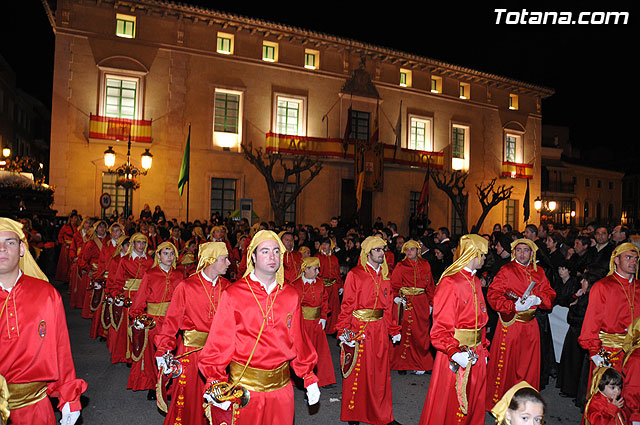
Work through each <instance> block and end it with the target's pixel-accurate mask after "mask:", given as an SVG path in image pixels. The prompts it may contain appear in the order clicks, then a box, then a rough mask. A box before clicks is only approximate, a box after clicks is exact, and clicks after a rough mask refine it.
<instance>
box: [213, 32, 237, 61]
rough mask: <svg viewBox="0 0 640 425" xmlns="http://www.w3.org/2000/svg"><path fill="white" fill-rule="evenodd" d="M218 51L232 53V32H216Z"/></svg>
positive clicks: (226, 53) (224, 53)
mask: <svg viewBox="0 0 640 425" xmlns="http://www.w3.org/2000/svg"><path fill="white" fill-rule="evenodd" d="M216 51H217V52H218V53H222V54H223V55H232V54H233V34H226V33H223V32H219V33H218V46H217V48H216Z"/></svg>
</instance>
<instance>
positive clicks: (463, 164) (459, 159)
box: [451, 124, 469, 170]
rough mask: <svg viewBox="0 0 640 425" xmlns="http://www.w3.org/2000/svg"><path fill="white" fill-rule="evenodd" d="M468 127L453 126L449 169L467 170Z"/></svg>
mask: <svg viewBox="0 0 640 425" xmlns="http://www.w3.org/2000/svg"><path fill="white" fill-rule="evenodd" d="M468 138H469V127H466V126H462V125H457V124H456V125H453V128H452V132H451V168H452V169H454V170H467V169H469V151H468V149H469V140H468Z"/></svg>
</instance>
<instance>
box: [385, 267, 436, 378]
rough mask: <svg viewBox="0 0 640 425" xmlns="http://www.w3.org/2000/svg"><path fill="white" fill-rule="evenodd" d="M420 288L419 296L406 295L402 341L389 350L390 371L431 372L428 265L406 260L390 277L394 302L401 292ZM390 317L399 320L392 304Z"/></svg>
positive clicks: (431, 302) (432, 290) (430, 303)
mask: <svg viewBox="0 0 640 425" xmlns="http://www.w3.org/2000/svg"><path fill="white" fill-rule="evenodd" d="M402 287H409V288H422V289H424V292H423V293H422V294H420V295H407V296H406V298H407V307H406V310H405V312H404V319H403V320H402V341H401V342H400V344H397V345H395V346H394V345H392V346H391V370H431V368H432V367H433V357H432V356H431V353H430V352H429V348H430V347H431V341H430V340H429V327H430V323H429V314H430V311H429V310H430V307H431V306H433V295H434V292H435V285H434V284H433V276H432V275H431V266H429V262H428V261H426V260H423V259H421V258H419V259H418V261H412V260H409V259H408V258H405V259H404V260H402V261H400V262H399V263H398V264H396V267H395V269H394V270H393V274H392V275H391V288H392V290H393V298H395V297H397V296H399V294H400V288H402ZM393 317H394V318H397V317H398V305H397V304H395V303H394V304H393ZM396 320H397V319H396Z"/></svg>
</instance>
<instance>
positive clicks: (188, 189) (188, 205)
mask: <svg viewBox="0 0 640 425" xmlns="http://www.w3.org/2000/svg"><path fill="white" fill-rule="evenodd" d="M189 162H191V161H189ZM188 222H189V180H187V223H188Z"/></svg>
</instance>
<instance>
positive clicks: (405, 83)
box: [400, 69, 412, 87]
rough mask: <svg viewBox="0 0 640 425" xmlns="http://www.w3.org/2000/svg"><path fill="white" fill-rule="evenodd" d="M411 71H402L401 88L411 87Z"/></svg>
mask: <svg viewBox="0 0 640 425" xmlns="http://www.w3.org/2000/svg"><path fill="white" fill-rule="evenodd" d="M411 84H412V81H411V71H410V70H408V69H400V86H401V87H411Z"/></svg>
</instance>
